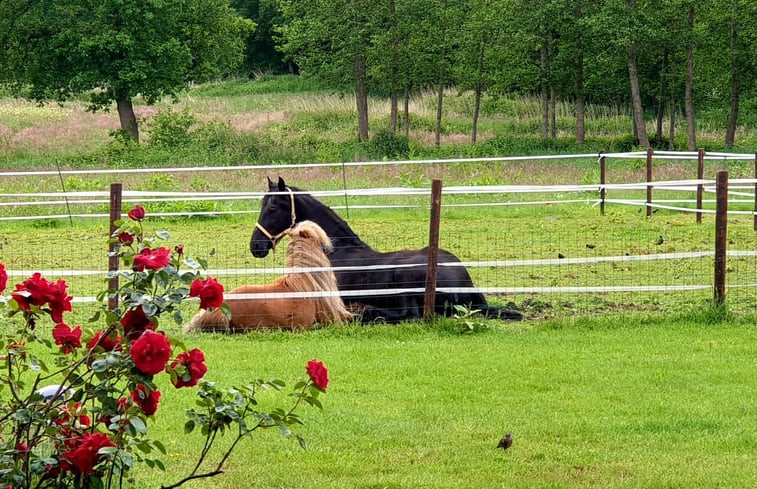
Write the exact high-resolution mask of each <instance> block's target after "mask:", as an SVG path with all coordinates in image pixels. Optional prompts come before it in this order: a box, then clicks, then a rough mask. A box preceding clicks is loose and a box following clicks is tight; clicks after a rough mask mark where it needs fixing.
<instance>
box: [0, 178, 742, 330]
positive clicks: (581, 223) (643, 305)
mask: <svg viewBox="0 0 757 489" xmlns="http://www.w3.org/2000/svg"><path fill="white" fill-rule="evenodd" d="M246 171H248V170H244V172H246ZM239 174H240V172H239V171H236V173H233V175H234V176H233V177H229V176H227V177H225V181H230V180H236V179H237V177H238V176H239ZM227 175H229V174H227ZM19 178H20V177H19ZM247 178H250V179H252V178H253V177H252V176H248V175H244V176H240V177H239V179H240V180H244V179H247ZM254 178H255V179H258V180H259V178H260V175H257V176H255V177H254ZM405 178H409V177H405ZM191 182H192V180H191V178H190V179H186V183H187V184H188V185H189V187H191ZM424 182H425V180H424ZM424 182H421V183H424ZM237 183H238V182H237ZM297 183H299V182H297ZM305 183H307V182H305ZM453 183H454V182H453ZM195 184H197V181H195ZM550 185H554V184H550ZM582 185H584V184H577V185H572V186H562V187H559V188H555V187H554V186H552V187H548V186H543V185H542V186H539V185H535V184H532V185H529V187H533V188H530V189H529V192H525V191H524V189H523V188H515V187H516V186H513V185H509V186H504V185H475V186H459V188H455V187H454V186H452V185H450V186H447V185H446V183H445V193H444V194H443V199H444V200H443V213H442V224H441V236H440V246H441V247H442V248H444V249H446V250H449V251H450V252H452V253H454V254H455V255H456V256H457V257H458V258H459V259H460V260H461V262H462V266H464V267H465V268H466V269H467V271H468V272H469V274H470V276H471V278H472V280H473V284H475V287H476V288H477V289H479V290H480V291H482V292H484V293H485V295H486V297H487V299H488V300H489V301H490V302H492V303H494V304H498V305H502V306H506V307H509V308H514V309H518V310H521V311H523V312H524V313H525V314H526V316H529V317H544V316H552V315H560V314H574V313H597V314H599V313H614V312H618V311H625V310H656V311H663V312H664V311H666V310H675V309H677V308H680V307H683V306H691V305H692V304H694V305H696V304H704V303H706V302H707V301H710V300H711V299H712V296H713V280H714V250H715V233H714V225H713V218H712V216H711V215H706V216H705V220H704V222H703V223H702V224H701V225H696V224H694V218H693V215H692V214H690V213H689V214H683V213H680V212H677V211H671V210H669V209H666V208H664V207H665V206H666V204H665V203H664V201H666V200H667V199H666V198H668V197H669V198H670V199H669V200H676V199H677V200H685V201H686V203H685V205H686V206H690V203H691V201H692V200H693V199H691V197H692V196H693V193H694V191H695V187H696V186H695V185H691V184H689V185H687V186H683V185H681V186H680V188H677V189H668V190H656V191H655V199H656V202H657V204H655V205H656V206H658V207H656V209H660V211H659V212H653V215H652V217H651V218H645V217H644V215H643V214H644V212H643V209H646V207H647V206H646V204H645V203H644V195H643V192H644V187H643V186H638V187H637V188H634V189H622V188H615V189H612V192H611V193H610V194H609V196H615V198H616V199H617V200H618V201H624V202H626V203H629V202H630V203H633V204H634V205H637V206H639V207H638V209H637V208H632V209H631V210H628V209H627V207H624V208H623V210H622V211H611V212H608V214H607V215H605V216H601V215H600V214H599V212H598V209H597V203H598V200H597V198H598V192H597V191H595V190H591V189H590V188H594V189H595V188H596V187H592V185H588V184H587V185H586V187H584V186H582ZM608 185H612V184H608ZM506 187H509V188H506ZM742 187H743V188H742V189H740V190H735V192H738V194H735V195H733V196H732V197H733V199H732V200H733V203H732V204H731V210H732V211H734V210H735V211H736V212H737V213H736V214H734V216H733V217H732V218H731V220H730V221H729V229H728V231H729V233H728V261H727V266H728V268H727V272H728V278H727V285H728V305H729V307H730V308H731V309H733V310H735V311H739V310H749V309H750V308H753V307H754V306H755V304H757V294H756V293H755V292H756V291H757V280H756V278H757V257H756V255H757V253H756V252H755V250H757V233H755V231H754V228H753V225H752V219H753V211H752V210H751V208H752V207H751V205H752V204H751V202H752V201H753V193H749V191H750V189H753V188H754V181H752V180H745V182H743V185H742ZM126 189H127V192H128V187H126ZM360 190H361V189H354V191H352V192H346V191H344V192H332V191H322V192H321V194H318V193H317V192H314V194H315V195H317V196H318V198H319V199H320V200H322V201H323V202H325V203H327V204H329V205H331V206H332V207H333V208H334V209H335V210H336V211H337V213H338V214H339V215H340V216H341V217H342V218H343V219H345V220H346V221H347V222H348V223H349V225H350V226H351V227H352V228H353V229H354V230H355V232H356V233H357V234H358V235H359V236H360V237H361V238H362V239H363V240H364V241H365V242H366V243H367V244H369V245H370V246H371V247H373V248H374V249H376V250H380V251H392V250H401V249H418V248H422V247H424V246H426V245H427V244H428V205H429V202H428V200H429V197H428V191H427V189H426V188H424V187H423V186H419V187H413V186H405V187H391V188H388V189H386V188H372V189H368V190H370V191H366V189H365V188H364V189H362V190H363V191H362V192H361V191H360ZM514 190H517V191H514ZM88 192H94V193H92V194H83V193H82V192H79V195H77V198H78V199H80V200H82V201H83V202H82V203H80V204H78V205H81V206H83V208H84V209H85V210H86V211H87V213H89V215H91V214H92V213H94V214H101V215H102V217H79V216H76V212H68V210H69V209H70V201H69V202H68V205H66V202H65V200H66V199H61V195H60V194H59V193H55V192H51V195H50V198H51V199H58V200H57V201H56V202H57V203H56V204H53V205H52V207H46V211H45V212H49V213H50V214H53V215H56V212H60V213H62V215H66V214H68V215H67V216H66V217H65V218H57V219H43V218H41V217H35V216H36V213H38V212H39V206H36V207H35V206H31V205H8V206H5V207H4V208H3V211H5V212H6V213H7V214H12V215H14V216H16V217H23V216H24V215H26V216H28V217H33V218H31V219H28V220H25V221H22V222H20V223H13V222H9V223H8V225H6V226H4V229H3V231H0V245H2V249H0V261H1V262H3V263H4V264H5V266H6V269H7V270H8V272H9V275H10V279H9V283H16V282H20V281H21V280H24V279H25V278H27V277H28V276H30V275H31V274H32V273H34V272H41V273H43V275H44V276H45V277H46V278H48V279H50V280H57V279H59V278H62V279H65V280H66V282H67V283H68V284H69V293H70V294H71V295H73V296H74V297H75V298H76V299H75V300H77V301H81V302H80V305H79V306H78V307H77V309H78V310H79V311H81V313H82V314H83V315H87V314H90V313H91V312H93V311H94V310H96V309H97V307H99V306H98V304H97V303H96V302H95V300H94V297H95V296H96V295H97V293H98V292H100V291H102V290H103V289H104V288H105V287H106V284H107V282H106V280H105V271H106V270H107V267H108V260H107V257H106V252H107V245H106V239H107V233H108V228H109V223H108V220H107V218H106V217H105V216H107V214H108V210H109V209H108V206H107V204H106V202H107V197H106V196H104V195H103V192H102V191H101V190H93V191H88ZM165 192H166V193H167V192H168V191H165ZM171 192H179V193H177V194H176V195H160V192H157V191H152V192H150V193H149V195H148V194H144V195H140V194H128V193H125V198H124V208H125V209H128V208H130V207H131V206H132V205H133V204H135V203H137V202H139V203H141V204H143V205H144V206H145V207H146V208H147V209H148V213H149V215H150V221H149V224H148V225H149V226H150V227H151V228H153V229H164V228H165V229H168V230H169V231H170V233H171V240H170V242H168V243H167V244H166V246H169V247H173V246H175V245H177V244H180V243H181V244H186V245H187V248H188V249H189V252H190V253H191V254H195V255H197V256H204V257H208V258H209V264H210V270H209V274H211V275H213V276H215V277H217V278H218V279H219V280H220V281H221V282H222V283H223V284H224V286H225V288H226V290H231V289H233V288H235V287H238V286H241V285H244V284H250V283H268V282H271V281H273V280H274V279H276V278H277V277H279V276H281V275H282V274H284V273H286V272H287V270H286V269H285V266H284V246H285V243H283V244H282V246H281V247H280V248H279V249H278V250H277V251H276V252H275V253H273V254H269V255H268V256H267V257H266V258H263V259H258V258H253V257H252V255H251V254H250V250H249V244H250V236H251V233H252V230H253V226H254V222H255V220H256V219H257V212H259V206H260V198H261V197H262V193H261V192H250V191H246V192H244V191H241V190H240V191H238V193H235V194H234V195H230V194H228V192H225V193H224V192H221V191H220V190H217V189H205V190H203V191H199V190H194V189H192V188H188V189H187V188H185V187H182V188H180V189H177V190H172V191H171ZM187 192H191V193H192V194H191V195H189V194H188V193H187ZM752 192H753V190H752ZM4 198H6V199H16V204H18V201H19V200H18V199H20V198H21V197H19V196H18V193H12V194H11V195H10V196H8V195H7V194H6V195H4ZM165 199H172V200H165ZM177 199H178V200H177ZM181 199H184V200H181ZM190 199H196V200H190ZM711 200H713V202H714V199H711ZM740 200H741V202H740ZM713 202H708V200H707V199H705V202H704V205H705V209H704V210H705V211H706V212H712V211H713V209H712V203H713ZM208 203H211V204H212V206H215V207H213V208H209V207H208V205H210V204H208ZM179 204H185V205H186V206H187V207H185V210H182V211H180V213H187V214H192V213H194V214H195V215H193V216H189V217H180V218H179V217H174V216H171V215H169V216H168V217H160V216H161V215H164V214H173V212H165V211H166V210H167V209H168V207H167V206H174V207H173V209H174V210H175V209H176V208H177V207H176V206H178V205H179ZM514 204H518V205H517V206H516V205H514ZM524 204H526V205H524ZM671 204H672V203H671ZM661 205H662V206H663V207H659V206H661ZM675 205H676V206H679V205H681V204H680V203H679V202H676V203H675ZM203 206H205V209H206V210H202V211H199V213H197V212H198V211H197V208H198V207H203ZM668 207H669V206H668ZM31 208H35V209H36V210H35V212H30V211H29V209H31ZM219 209H222V210H223V211H224V212H227V213H224V212H222V211H220V210H219ZM168 210H170V209H168ZM9 211H10V212H9ZM738 212H741V214H738ZM442 266H449V265H442ZM381 286H387V287H389V286H391V287H392V288H394V289H402V288H403V287H406V286H407V284H403V283H401V282H395V283H391V284H381ZM368 288H369V287H368V286H366V289H368ZM6 293H7V291H6Z"/></svg>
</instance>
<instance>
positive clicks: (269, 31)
mask: <svg viewBox="0 0 757 489" xmlns="http://www.w3.org/2000/svg"><path fill="white" fill-rule="evenodd" d="M231 5H232V6H233V7H234V8H235V9H236V10H237V11H238V12H239V14H240V15H241V16H242V17H244V18H246V19H250V20H251V21H253V22H254V23H255V25H256V26H257V27H256V29H255V32H253V33H252V35H250V36H249V37H248V38H247V45H246V52H245V59H244V62H243V63H242V65H241V70H244V73H245V74H246V75H247V76H250V77H252V76H253V75H255V74H256V73H258V72H266V71H270V72H273V73H285V72H294V71H295V66H294V65H293V64H291V63H286V62H285V61H284V57H283V56H282V54H281V53H280V52H279V51H278V50H277V49H276V42H275V26H276V25H278V24H279V23H281V15H280V14H279V10H278V8H277V1H276V0H231Z"/></svg>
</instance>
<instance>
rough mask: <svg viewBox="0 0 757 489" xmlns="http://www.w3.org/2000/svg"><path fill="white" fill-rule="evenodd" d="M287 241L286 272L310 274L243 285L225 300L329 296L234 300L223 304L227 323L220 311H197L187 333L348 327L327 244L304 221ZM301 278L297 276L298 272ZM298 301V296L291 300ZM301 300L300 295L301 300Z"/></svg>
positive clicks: (319, 230)
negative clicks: (318, 325)
mask: <svg viewBox="0 0 757 489" xmlns="http://www.w3.org/2000/svg"><path fill="white" fill-rule="evenodd" d="M286 234H288V235H289V236H290V237H291V241H290V242H289V245H288V246H287V251H286V267H287V268H303V269H307V268H314V269H315V271H308V270H302V271H301V273H288V274H286V275H284V276H283V277H279V278H278V279H276V280H274V281H273V282H272V283H270V284H267V285H243V286H241V287H237V288H236V289H233V290H232V291H230V292H229V294H273V293H276V292H288V293H302V292H332V294H331V295H329V294H323V297H320V296H319V297H301V296H299V297H287V296H283V297H276V296H262V295H261V297H257V298H241V299H234V298H233V297H228V298H227V300H226V304H227V305H228V306H229V309H230V310H231V319H228V318H227V317H226V316H225V315H224V314H223V312H222V311H221V310H220V309H215V310H213V311H201V312H199V313H198V314H197V315H196V316H195V317H194V318H192V320H191V321H189V323H188V324H187V326H186V328H185V331H187V332H193V331H228V332H244V331H247V330H251V329H256V328H279V329H309V328H310V327H311V326H312V325H313V324H315V323H329V322H341V321H347V320H350V319H351V318H352V314H351V313H350V312H349V311H347V309H346V308H345V307H344V303H343V302H342V299H341V298H340V297H339V295H338V294H336V293H334V292H337V291H338V289H337V284H336V278H335V277H334V272H332V271H331V270H330V269H329V267H330V264H329V259H328V257H327V256H326V254H327V253H330V252H331V251H332V246H331V240H329V237H328V236H327V235H326V233H325V232H324V230H323V229H322V228H321V227H320V226H318V225H317V224H316V223H314V222H312V221H302V222H300V223H299V224H297V226H295V227H294V228H293V229H291V230H289V231H287V233H286ZM298 272H300V271H298ZM293 295H298V294H293ZM300 295H301V294H300Z"/></svg>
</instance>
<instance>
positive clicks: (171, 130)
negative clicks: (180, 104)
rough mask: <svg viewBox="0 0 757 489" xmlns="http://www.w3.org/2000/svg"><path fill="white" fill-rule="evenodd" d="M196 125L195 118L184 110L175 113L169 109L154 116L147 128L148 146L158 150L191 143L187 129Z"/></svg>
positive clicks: (187, 110)
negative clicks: (148, 135) (148, 134)
mask: <svg viewBox="0 0 757 489" xmlns="http://www.w3.org/2000/svg"><path fill="white" fill-rule="evenodd" d="M195 124H197V118H196V117H195V116H194V115H192V114H191V113H190V112H189V109H187V108H184V109H183V110H182V111H181V112H175V111H174V110H172V109H171V108H168V109H166V110H162V111H160V112H158V113H157V114H155V117H153V119H152V121H150V122H149V123H148V124H147V126H148V130H149V133H150V145H151V146H155V147H158V148H181V147H184V146H188V145H189V144H190V143H191V142H192V136H191V134H190V133H189V129H190V128H191V127H192V126H193V125H195Z"/></svg>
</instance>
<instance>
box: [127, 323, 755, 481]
mask: <svg viewBox="0 0 757 489" xmlns="http://www.w3.org/2000/svg"><path fill="white" fill-rule="evenodd" d="M747 323H748V321H747V322H732V323H727V324H718V325H704V324H700V323H696V322H692V321H671V320H666V319H664V318H660V317H658V318H649V317H642V316H622V315H620V316H618V317H615V318H613V317H606V318H603V319H587V320H578V321H574V320H560V321H549V322H541V323H539V322H527V323H520V324H505V325H503V324H496V325H493V326H492V327H491V328H490V329H489V330H487V331H485V332H483V333H480V334H474V335H458V334H455V333H452V332H449V330H448V329H446V328H444V327H442V326H443V325H440V324H436V325H431V326H428V325H426V326H424V325H414V326H399V327H389V326H374V327H365V328H361V327H352V326H348V327H343V328H336V329H324V330H317V331H311V332H308V333H301V334H292V335H285V334H279V333H271V334H254V335H250V336H242V337H221V336H192V337H189V338H187V339H186V341H187V343H188V344H191V345H193V346H197V347H200V348H202V349H203V350H205V352H206V353H207V355H208V358H209V361H208V363H209V368H210V370H209V372H208V374H207V376H206V378H208V379H211V380H217V381H219V383H222V384H223V385H226V386H229V385H242V384H244V382H246V381H248V380H251V379H255V378H260V377H262V378H268V377H269V376H278V377H281V378H282V379H284V380H287V381H290V384H293V383H294V381H295V380H296V379H298V378H300V376H302V375H303V368H304V365H305V363H306V362H307V361H308V360H310V359H311V358H318V359H320V360H322V361H324V363H325V364H326V365H327V366H328V367H329V369H330V375H331V384H330V386H329V389H328V391H327V394H326V395H325V396H323V398H322V400H323V403H324V410H323V412H321V411H318V410H317V409H314V408H309V409H304V410H303V411H302V414H303V416H304V419H305V420H306V425H305V426H304V427H303V428H302V429H300V430H299V433H300V434H302V435H303V436H304V437H305V438H306V439H307V441H308V444H309V448H308V450H307V451H302V450H301V449H300V448H299V446H298V445H297V443H296V441H295V440H294V439H293V438H282V437H280V436H279V435H278V434H277V433H274V432H264V433H256V435H255V436H254V438H253V439H252V440H246V441H244V442H243V444H242V445H241V446H240V447H239V448H238V450H237V452H236V453H235V454H234V455H233V456H232V459H231V463H230V464H229V465H228V467H227V473H226V474H224V475H221V476H219V477H216V478H214V479H211V480H208V481H202V482H193V483H190V484H189V485H188V486H187V487H198V488H199V487H229V488H231V487H258V488H284V487H287V488H288V487H292V488H295V487H312V488H344V487H355V488H378V487H381V488H383V487H389V488H395V487H396V488H409V487H424V488H425V487H428V488H432V487H433V488H455V487H460V488H494V487H497V488H499V487H523V488H534V487H536V488H540V487H545V488H547V487H549V488H558V487H566V488H569V487H571V488H572V487H586V486H592V487H604V488H632V487H643V488H670V487H728V488H741V487H743V488H748V487H755V485H757V441H756V440H757V438H755V435H756V434H757V411H755V405H754V400H755V399H757V384H755V382H754V379H755V378H756V376H757V366H756V365H755V361H754V359H755V358H757V357H756V355H757V341H756V340H757V338H756V334H757V333H756V332H755V329H754V327H753V324H747ZM191 398H192V393H191V392H177V391H175V390H174V389H173V388H171V387H168V386H166V388H165V394H164V399H163V400H162V401H161V408H160V411H159V413H158V419H159V420H160V421H159V422H157V423H156V424H155V426H151V430H152V431H151V433H152V434H153V435H154V436H155V437H157V438H159V439H161V440H164V441H166V442H167V444H168V446H169V455H168V457H166V460H167V461H168V462H169V463H168V464H167V465H168V466H169V467H170V468H169V471H168V474H161V473H157V472H153V473H151V472H150V471H145V472H142V471H140V474H143V475H140V484H139V487H154V486H156V485H158V484H159V483H164V482H166V481H171V482H172V481H173V480H174V479H176V478H178V477H179V476H180V475H181V473H182V472H181V471H182V470H186V469H187V468H189V465H190V455H191V454H193V453H196V452H197V451H198V450H199V445H198V444H199V440H200V438H199V435H196V434H192V435H184V434H183V431H182V426H183V417H182V414H181V411H182V409H183V408H186V407H188V406H190V405H191ZM506 431H509V432H511V433H512V434H513V437H514V439H515V443H514V445H513V447H512V448H511V449H510V450H508V451H507V452H502V451H501V450H496V449H495V448H494V447H495V446H496V444H497V442H498V440H499V438H500V437H501V436H503V435H504V433H505V432H506ZM148 474H149V475H148Z"/></svg>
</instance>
